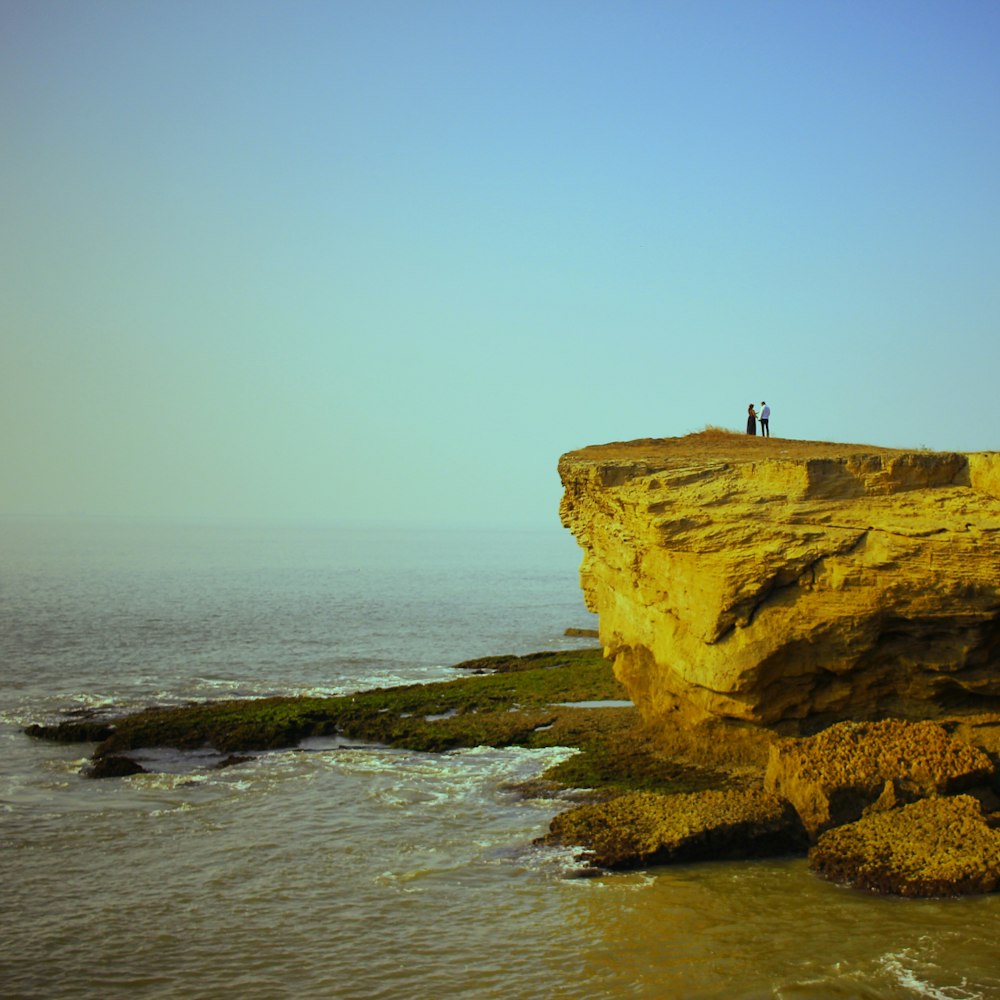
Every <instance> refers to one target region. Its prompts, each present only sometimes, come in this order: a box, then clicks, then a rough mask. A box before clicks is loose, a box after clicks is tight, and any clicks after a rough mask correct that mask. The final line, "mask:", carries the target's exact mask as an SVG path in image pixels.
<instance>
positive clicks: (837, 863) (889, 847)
mask: <svg viewBox="0 0 1000 1000" xmlns="http://www.w3.org/2000/svg"><path fill="white" fill-rule="evenodd" d="M809 864H810V866H811V867H812V868H813V870H814V871H816V872H818V873H819V874H821V875H823V876H824V877H826V878H829V879H831V880H833V881H835V882H845V883H848V884H850V885H852V886H855V887H856V888H860V889H871V890H874V891H876V892H881V893H893V894H895V895H899V896H957V895H965V894H969V893H984V892H993V891H994V890H996V889H997V887H998V886H1000V833H998V832H997V831H996V830H995V829H993V828H992V827H991V826H990V825H989V823H988V821H987V818H986V817H985V816H984V815H983V812H982V809H981V807H980V804H979V802H978V801H977V800H976V799H974V798H972V797H971V796H969V795H957V796H954V797H950V798H933V799H921V800H920V801H919V802H914V803H911V804H910V805H906V806H903V807H902V808H901V809H896V810H893V811H891V812H882V813H877V814H874V815H870V816H867V817H865V818H864V819H860V820H858V821H857V822H856V823H849V824H847V825H845V826H841V827H838V828H837V829H835V830H829V831H827V832H826V833H824V834H823V835H822V836H821V837H820V838H819V841H818V842H817V844H816V846H815V847H814V848H813V849H812V850H811V851H810V853H809Z"/></svg>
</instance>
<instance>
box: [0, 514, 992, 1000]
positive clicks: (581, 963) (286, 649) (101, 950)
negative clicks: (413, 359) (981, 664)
mask: <svg viewBox="0 0 1000 1000" xmlns="http://www.w3.org/2000/svg"><path fill="white" fill-rule="evenodd" d="M578 561H579V559H578V550H577V549H576V546H575V544H574V542H573V540H572V539H571V538H570V537H569V535H568V534H567V533H565V532H563V531H562V530H561V529H559V528H558V527H553V528H551V529H533V530H513V529H508V530H492V531H489V530H471V529H467V530H459V529H455V530H444V529H430V528H423V529H420V528H406V527H385V526H362V525H355V526H344V525H331V524H281V523H267V524H264V523H249V522H242V523H236V522H209V521H187V522H176V523H167V522H154V521H131V522H126V521H112V520H98V519H89V520H88V519H78V520H74V521H71V520H66V521H62V520H49V519H5V520H0V750H2V752H0V891H2V907H0V996H2V997H3V998H5V1000H7V998H25V1000H27V998H39V1000H41V998H45V1000H57V998H63V997H66V998H68V997H75V998H80V997H84V998H87V997H102V998H107V997H158V998H215V997H230V996H240V997H246V998H251V1000H256V998H260V1000H269V998H281V997H309V998H323V997H336V998H345V1000H346V998H357V1000H361V998H401V1000H402V998H406V1000H410V998H424V997H426V998H440V997H463V998H477V997H496V998H508V997H509V998H534V997H540V998H544V997H566V998H595V1000H596V998H602V997H606V998H618V997H623V998H624V997H649V998H654V997H664V998H688V997H692V998H698V997H705V998H723V997H725V998H730V997H737V998H738V997H743V998H758V997H760V998H764V997H775V998H784V1000H799V998H803V1000H804V998H817V1000H819V998H827V997H845V998H846V997H860V998H894V997H899V998H907V997H936V998H945V1000H967V998H973V997H1000V933H998V932H1000V925H998V918H1000V909H998V904H1000V899H998V898H997V897H993V896H987V897H981V898H976V899H959V900H922V901H912V900H909V901H907V900H897V899H882V898H877V897H874V896H871V895H869V894H866V893H861V892H857V891H854V890H849V889H845V888H842V887H839V886H836V885H832V884H830V883H828V882H825V881H822V880H820V879H818V878H816V877H815V876H813V875H812V874H810V873H809V871H808V869H807V867H806V864H805V862H804V861H803V860H802V859H797V858H796V859H777V860H768V861H756V862H751V863H745V862H744V863H722V862H720V863H714V864H701V865H683V866H675V867H664V868H657V869H653V870H650V871H647V872H641V873H632V874H623V875H606V876H602V877H599V878H580V877H577V874H578V873H577V871H576V868H575V865H574V862H573V859H572V857H571V856H570V855H569V854H568V853H567V852H565V851H559V850H553V849H544V848H540V847H537V846H533V843H532V842H533V840H534V839H535V838H536V837H538V836H539V835H540V834H542V833H544V831H545V830H546V828H547V825H548V822H549V820H550V819H551V817H552V816H553V815H554V814H555V813H556V812H557V811H559V810H561V809H562V808H566V807H567V805H568V803H564V802H559V801H555V802H553V801H543V800H530V799H529V800H525V799H522V798H519V797H518V796H517V795H516V794H514V793H513V792H511V791H510V787H509V786H510V784H511V783H512V782H516V781H518V780H520V779H523V778H527V777H530V776H533V775H536V774H537V773H539V772H540V771H541V770H542V769H543V768H544V767H546V766H547V765H548V764H550V763H552V762H553V761H555V760H558V759H560V756H561V755H565V754H567V753H569V752H570V751H566V750H559V749H555V750H545V751H532V750H524V749H507V750H495V749H491V748H478V749H470V750H460V751H456V752H452V753H447V754H423V753H414V752H409V751H404V750H399V751H390V750H382V749H370V748H357V747H350V746H337V745H336V743H335V741H327V742H325V743H324V742H320V741H312V742H310V743H307V744H305V745H304V746H302V747H298V748H290V749H288V750H285V751H281V752H275V753H269V754H261V755H258V756H256V757H255V758H254V759H253V760H252V761H250V762H249V763H246V764H243V765H241V766H238V767H232V768H228V769H226V770H222V771H213V770H208V769H207V768H204V767H200V766H198V762H197V761H196V760H195V761H192V760H190V759H182V758H180V757H179V756H178V757H177V758H176V759H171V758H165V759H164V760H163V761H162V762H161V763H162V764H163V769H162V770H161V771H160V772H159V773H151V774H141V775H136V776H133V777H129V778H123V779H108V780H104V781H89V780H86V779H84V778H82V777H81V776H80V768H81V767H82V766H83V764H84V763H85V761H86V758H87V756H88V754H89V752H90V750H91V749H92V747H90V746H89V745H68V746H63V745H58V744H52V743H45V742H36V741H33V740H31V739H29V738H28V737H26V736H25V735H24V734H23V732H22V729H23V727H24V726H25V725H27V724H29V723H31V722H36V721H52V720H54V719H57V718H60V717H62V716H63V715H64V714H65V713H67V712H72V711H75V710H80V709H92V708H98V709H100V708H112V707H113V708H115V709H120V708H128V707H140V706H144V705H147V704H177V703H183V702H186V701H190V700H192V699H197V700H203V699H218V698H226V697H248V696H249V697H254V696H263V695H269V694H279V693H305V692H317V693H346V692H349V691H353V690H359V689H362V688H365V687H370V686H375V685H386V684H394V683H410V682H413V681H434V680H440V679H445V678H449V677H453V676H455V675H456V673H455V671H454V670H453V669H452V665H453V664H455V663H457V662H459V661H462V660H465V659H470V658H474V657H479V656H485V655H490V654H493V653H508V652H514V653H528V652H534V651H537V650H543V649H560V648H578V647H580V646H585V645H589V644H592V642H593V640H587V639H574V638H567V637H566V636H565V635H564V632H565V629H566V628H567V627H584V628H587V627H593V625H594V622H593V620H592V616H591V615H590V614H589V613H588V612H587V611H586V610H585V608H584V607H583V604H582V600H581V596H580V592H579V587H578V582H577V564H578Z"/></svg>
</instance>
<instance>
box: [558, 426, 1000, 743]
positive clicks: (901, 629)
mask: <svg viewBox="0 0 1000 1000" xmlns="http://www.w3.org/2000/svg"><path fill="white" fill-rule="evenodd" d="M559 472H560V476H561V478H562V482H563V485H564V488H565V494H564V498H563V502H562V507H561V516H562V520H563V524H565V525H566V527H568V528H569V529H570V530H571V531H572V532H573V534H574V536H575V537H576V539H577V541H578V542H579V544H580V545H581V547H582V548H583V551H584V556H583V564H582V567H581V574H580V575H581V583H582V586H583V589H584V592H585V595H586V600H587V604H588V607H590V608H591V610H593V611H596V612H597V613H598V614H599V615H600V637H601V641H602V643H603V645H604V646H605V648H606V650H607V652H608V654H609V655H613V656H614V658H615V670H616V672H617V674H618V676H619V677H620V678H621V680H622V681H623V682H624V684H625V685H626V687H627V688H628V690H629V693H630V695H631V696H632V698H633V700H634V701H635V702H636V704H637V705H638V706H639V708H640V710H641V711H642V712H643V715H644V716H645V718H646V719H647V720H650V721H655V719H656V718H657V717H658V716H662V715H663V714H665V713H669V712H673V711H676V710H681V711H683V712H685V713H687V714H688V715H689V716H691V718H693V719H697V718H704V717H707V716H715V717H727V718H733V719H737V720H743V721H747V722H752V723H757V724H764V725H768V726H774V727H776V728H778V729H781V730H783V731H787V732H805V731H815V730H816V729H819V728H821V727H822V726H823V725H826V724H829V723H830V722H833V721H837V720H839V719H872V718H880V717H884V716H887V715H894V716H899V717H904V718H927V717H931V718H933V717H937V716H938V715H940V714H941V713H944V712H954V711H956V710H962V709H964V708H971V707H973V706H977V705H978V706H979V707H983V706H987V707H996V705H997V704H1000V701H993V700H992V699H1000V454H997V453H992V452H991V453H981V454H975V455H960V454H940V453H925V452H919V453H910V452H900V451H891V450H887V449H877V448H864V447H861V446H850V445H825V444H821V443H815V442H794V441H781V440H778V439H774V438H772V439H770V440H767V441H765V440H764V439H761V438H749V437H743V436H741V435H712V434H700V435H690V436H688V437H686V438H671V439H665V440H654V441H638V442H629V443H626V444H617V445H602V446H596V447H593V448H586V449H583V450H581V451H577V452H571V453H569V454H567V455H564V456H563V458H562V459H561V460H560V463H559Z"/></svg>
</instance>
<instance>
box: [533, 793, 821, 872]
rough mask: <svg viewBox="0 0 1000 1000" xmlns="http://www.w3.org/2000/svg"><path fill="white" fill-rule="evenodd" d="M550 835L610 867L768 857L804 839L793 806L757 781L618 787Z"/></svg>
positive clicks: (563, 819)
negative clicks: (754, 785) (733, 785)
mask: <svg viewBox="0 0 1000 1000" xmlns="http://www.w3.org/2000/svg"><path fill="white" fill-rule="evenodd" d="M544 841H545V842H546V843H549V844H562V845H572V846H578V847H582V848H584V849H585V853H584V855H583V857H585V858H586V859H587V860H588V861H589V862H590V863H591V864H592V865H595V866H598V867H601V868H612V869H624V868H644V867H647V866H649V865H657V864H668V863H671V862H680V861H709V860H717V859H722V858H748V857H767V856H772V855H779V854H788V853H800V852H803V851H804V850H805V846H806V838H805V833H804V831H803V829H802V825H801V823H800V822H799V820H798V817H797V816H796V815H795V811H794V810H793V809H792V808H791V806H790V805H789V804H788V803H787V802H785V801H784V800H782V799H779V798H778V797H777V796H774V795H769V794H767V793H766V792H762V791H759V790H753V789H734V790H726V791H705V792H693V793H689V794H677V795H661V794H657V793H654V792H633V793H629V794H625V795H619V796H618V797H616V798H614V799H611V800H610V801H607V802H599V803H592V804H589V805H584V806H579V807H578V808H576V809H571V810H569V811H568V812H565V813H562V814H561V815H559V816H556V818H555V819H554V820H553V821H552V824H551V826H550V830H549V834H548V836H547V837H546V838H544Z"/></svg>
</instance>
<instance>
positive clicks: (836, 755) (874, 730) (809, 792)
mask: <svg viewBox="0 0 1000 1000" xmlns="http://www.w3.org/2000/svg"><path fill="white" fill-rule="evenodd" d="M995 771H996V769H995V767H994V765H993V762H992V761H991V760H990V758H989V757H988V756H987V755H986V754H985V753H983V751H982V750H979V749H977V748H976V747H974V746H971V745H970V744H968V743H965V742H963V741H961V740H957V739H954V738H953V737H951V736H949V735H948V734H947V733H946V732H945V731H944V729H942V728H941V726H939V725H937V724H935V723H933V722H926V721H925V722H902V721H898V720H894V719H887V720H885V721H882V722H841V723H837V724H836V725H833V726H830V728H829V729H825V730H823V732H821V733H817V734H816V735H815V736H810V737H805V738H801V739H783V740H778V741H776V742H775V743H773V744H772V745H771V754H770V759H769V761H768V765H767V771H766V773H765V776H764V787H765V788H766V789H767V791H769V792H772V793H773V794H775V795H778V796H781V797H782V798H785V799H788V801H789V802H791V803H792V805H793V806H794V807H795V811H796V812H797V813H798V814H799V817H800V819H801V820H802V823H803V826H804V827H805V829H806V831H807V832H808V833H809V835H810V837H811V838H813V839H815V838H816V837H817V836H819V835H820V834H822V833H823V832H825V831H826V830H828V829H830V828H831V827H835V826H841V825H843V824H845V823H853V822H855V821H856V820H858V819H860V818H861V817H862V816H864V815H865V814H866V813H869V812H871V813H874V812H877V811H885V810H889V809H893V808H896V807H899V806H902V805H904V804H905V803H908V802H913V801H916V800H917V799H922V798H927V797H931V796H937V795H948V794H953V793H955V792H958V791H963V790H967V789H970V788H973V787H975V786H980V787H983V788H984V789H985V788H986V787H987V785H988V783H989V782H990V781H991V779H992V778H993V777H994V774H995Z"/></svg>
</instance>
